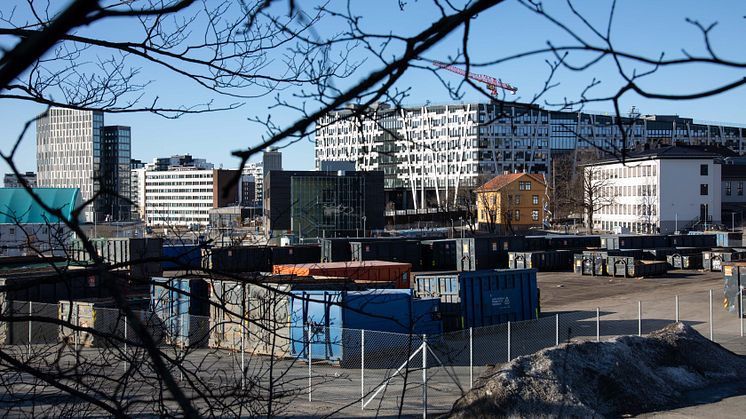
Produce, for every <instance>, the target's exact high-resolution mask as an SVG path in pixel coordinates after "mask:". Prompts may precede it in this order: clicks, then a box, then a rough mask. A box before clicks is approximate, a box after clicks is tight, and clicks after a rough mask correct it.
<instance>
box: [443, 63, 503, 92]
mask: <svg viewBox="0 0 746 419" xmlns="http://www.w3.org/2000/svg"><path fill="white" fill-rule="evenodd" d="M432 63H433V64H434V65H435V66H436V67H440V68H442V69H444V70H448V71H450V72H452V73H456V74H458V75H461V76H464V77H468V78H470V79H472V80H474V81H478V82H480V83H484V84H486V85H487V89H488V90H489V91H490V93H492V95H493V96H497V89H503V90H506V91H508V92H510V94H511V95H514V94H516V93H517V92H518V88H516V87H514V86H511V85H509V84H508V83H503V82H501V81H500V80H498V79H496V78H494V77H491V76H487V75H484V74H479V73H472V72H470V71H465V70H463V69H460V68H458V67H455V66H452V65H450V64H446V63H443V62H440V61H432Z"/></svg>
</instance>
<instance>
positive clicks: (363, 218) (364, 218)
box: [360, 215, 367, 237]
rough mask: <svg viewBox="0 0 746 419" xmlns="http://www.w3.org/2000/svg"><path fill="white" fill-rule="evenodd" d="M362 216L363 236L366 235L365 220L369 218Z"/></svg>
mask: <svg viewBox="0 0 746 419" xmlns="http://www.w3.org/2000/svg"><path fill="white" fill-rule="evenodd" d="M360 218H361V219H362V220H363V237H366V236H365V221H366V220H367V218H366V217H365V216H364V215H363V216H362V217H360Z"/></svg>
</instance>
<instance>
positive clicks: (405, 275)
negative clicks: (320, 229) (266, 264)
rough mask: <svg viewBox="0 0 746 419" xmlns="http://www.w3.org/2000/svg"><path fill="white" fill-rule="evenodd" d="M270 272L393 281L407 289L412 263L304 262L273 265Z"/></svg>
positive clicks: (355, 279)
mask: <svg viewBox="0 0 746 419" xmlns="http://www.w3.org/2000/svg"><path fill="white" fill-rule="evenodd" d="M272 272H273V273H275V274H292V275H298V276H314V277H315V276H327V277H337V278H349V279H351V280H353V281H367V282H383V283H389V282H393V283H395V284H396V287H397V288H405V289H408V288H409V287H410V286H409V284H410V277H411V275H412V265H410V264H408V263H399V262H386V261H380V260H366V261H351V262H330V263H305V264H296V265H275V266H274V268H273V269H272Z"/></svg>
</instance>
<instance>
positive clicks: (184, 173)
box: [144, 170, 214, 226]
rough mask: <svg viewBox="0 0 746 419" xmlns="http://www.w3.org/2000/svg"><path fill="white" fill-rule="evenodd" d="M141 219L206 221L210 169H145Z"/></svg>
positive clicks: (157, 222) (155, 223) (209, 205)
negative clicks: (143, 205)
mask: <svg viewBox="0 0 746 419" xmlns="http://www.w3.org/2000/svg"><path fill="white" fill-rule="evenodd" d="M144 173H145V199H144V201H145V222H146V224H147V225H151V226H167V225H171V226H174V225H179V226H183V225H192V224H200V225H207V224H208V223H209V221H210V217H209V214H208V212H209V210H210V208H212V207H213V180H214V178H213V175H214V171H213V170H168V171H145V172H144Z"/></svg>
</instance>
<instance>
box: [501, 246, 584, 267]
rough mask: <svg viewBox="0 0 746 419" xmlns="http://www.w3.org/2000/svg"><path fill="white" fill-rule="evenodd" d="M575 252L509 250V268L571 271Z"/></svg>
mask: <svg viewBox="0 0 746 419" xmlns="http://www.w3.org/2000/svg"><path fill="white" fill-rule="evenodd" d="M572 259H573V254H572V251H570V250H550V251H544V252H508V269H532V268H533V269H536V270H538V271H539V272H551V271H570V270H571V269H572Z"/></svg>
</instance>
